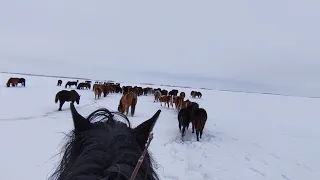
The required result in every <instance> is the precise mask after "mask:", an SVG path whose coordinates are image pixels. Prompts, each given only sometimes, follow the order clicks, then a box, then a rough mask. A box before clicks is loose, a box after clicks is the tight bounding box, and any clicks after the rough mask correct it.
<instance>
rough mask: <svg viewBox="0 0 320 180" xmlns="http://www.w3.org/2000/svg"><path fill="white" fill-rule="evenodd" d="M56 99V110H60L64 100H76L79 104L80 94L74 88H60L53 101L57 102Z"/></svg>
mask: <svg viewBox="0 0 320 180" xmlns="http://www.w3.org/2000/svg"><path fill="white" fill-rule="evenodd" d="M58 101H59V102H60V105H59V109H58V110H59V111H61V108H62V106H63V104H64V103H65V102H66V101H71V102H75V101H76V102H77V104H79V103H80V95H79V94H78V93H77V91H75V90H71V91H68V90H62V91H59V92H58V93H57V94H56V98H55V100H54V102H55V103H58Z"/></svg>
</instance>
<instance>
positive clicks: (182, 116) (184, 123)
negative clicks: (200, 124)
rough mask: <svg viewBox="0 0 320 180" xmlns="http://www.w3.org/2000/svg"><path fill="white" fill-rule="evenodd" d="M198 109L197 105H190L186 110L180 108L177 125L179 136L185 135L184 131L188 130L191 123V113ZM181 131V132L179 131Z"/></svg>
mask: <svg viewBox="0 0 320 180" xmlns="http://www.w3.org/2000/svg"><path fill="white" fill-rule="evenodd" d="M198 108H199V104H198V103H194V102H193V103H190V105H189V106H188V107H186V108H182V109H181V110H180V111H179V113H178V123H179V130H180V132H181V136H182V137H183V136H184V135H185V131H186V129H188V128H189V124H190V122H191V121H192V117H193V111H194V110H195V109H198ZM181 130H182V131H181Z"/></svg>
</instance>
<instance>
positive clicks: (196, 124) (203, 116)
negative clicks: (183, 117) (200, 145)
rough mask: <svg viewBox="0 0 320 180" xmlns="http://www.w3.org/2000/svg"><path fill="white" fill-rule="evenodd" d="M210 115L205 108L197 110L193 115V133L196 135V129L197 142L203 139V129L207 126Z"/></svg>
mask: <svg viewBox="0 0 320 180" xmlns="http://www.w3.org/2000/svg"><path fill="white" fill-rule="evenodd" d="M207 118H208V115H207V111H206V110H205V109H203V108H196V109H195V110H194V111H193V114H192V118H191V120H192V133H194V129H196V135H197V141H199V135H200V138H202V132H203V128H204V126H205V124H206V121H207Z"/></svg>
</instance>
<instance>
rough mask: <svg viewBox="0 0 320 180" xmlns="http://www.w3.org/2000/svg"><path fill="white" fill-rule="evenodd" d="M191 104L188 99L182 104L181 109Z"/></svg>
mask: <svg viewBox="0 0 320 180" xmlns="http://www.w3.org/2000/svg"><path fill="white" fill-rule="evenodd" d="M189 104H191V101H190V100H189V99H187V100H185V101H183V102H182V105H181V108H186V107H188V106H189Z"/></svg>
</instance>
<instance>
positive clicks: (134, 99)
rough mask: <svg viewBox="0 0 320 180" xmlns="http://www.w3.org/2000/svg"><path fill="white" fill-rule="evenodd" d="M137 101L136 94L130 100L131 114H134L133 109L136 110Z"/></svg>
mask: <svg viewBox="0 0 320 180" xmlns="http://www.w3.org/2000/svg"><path fill="white" fill-rule="evenodd" d="M137 101H138V98H137V97H136V96H135V97H134V98H133V99H132V101H131V116H133V115H134V111H135V110H136V104H137Z"/></svg>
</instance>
